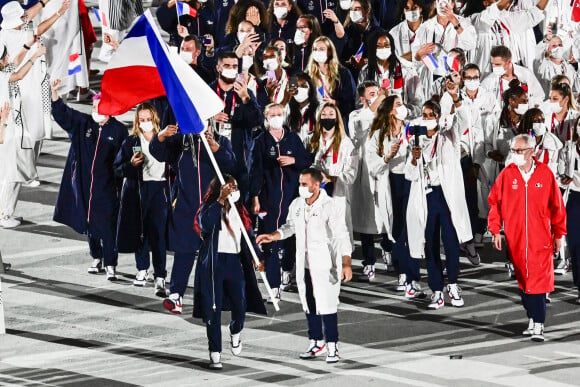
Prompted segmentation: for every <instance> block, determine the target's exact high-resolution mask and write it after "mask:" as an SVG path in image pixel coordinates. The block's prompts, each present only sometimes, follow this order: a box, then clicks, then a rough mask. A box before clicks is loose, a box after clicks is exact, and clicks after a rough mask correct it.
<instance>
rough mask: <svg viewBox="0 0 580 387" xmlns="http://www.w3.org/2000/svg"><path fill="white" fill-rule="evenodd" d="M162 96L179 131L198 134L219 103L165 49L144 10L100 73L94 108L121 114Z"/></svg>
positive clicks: (165, 46)
mask: <svg viewBox="0 0 580 387" xmlns="http://www.w3.org/2000/svg"><path fill="white" fill-rule="evenodd" d="M163 95H166V96H167V99H168V100H169V104H170V105H171V107H172V109H173V112H174V114H175V117H176V119H177V122H178V125H179V127H180V130H181V131H182V133H201V132H202V131H203V130H204V129H205V127H206V124H205V121H206V120H208V119H209V118H210V117H213V116H215V115H216V114H217V113H219V112H220V111H222V110H223V107H224V105H223V102H222V100H221V99H220V98H219V97H218V96H217V94H216V93H215V92H214V91H213V90H211V89H210V87H209V86H208V85H207V84H206V83H205V82H204V81H203V80H202V79H201V78H200V77H199V75H197V73H196V72H195V71H194V70H193V69H192V68H191V67H190V66H189V65H188V64H187V63H185V61H183V60H182V59H181V58H180V57H179V55H178V54H176V53H174V52H171V51H170V50H169V49H168V47H167V44H166V43H165V42H164V41H163V40H162V38H161V33H160V32H159V29H158V27H157V25H156V24H155V21H154V19H153V16H152V15H151V12H150V11H149V10H148V11H147V12H145V13H144V14H143V15H142V16H141V17H140V18H139V19H138V20H137V21H136V22H135V24H134V25H133V27H132V29H131V31H129V33H128V34H127V36H126V37H125V39H124V40H123V41H122V42H121V44H120V46H119V48H118V50H117V51H116V52H115V54H114V55H113V57H112V58H111V61H110V62H109V67H108V68H107V69H106V70H105V73H104V74H103V79H102V98H101V102H100V104H99V112H100V113H101V114H106V115H112V116H114V115H119V114H123V113H125V112H127V111H128V110H130V109H132V108H133V107H134V106H135V105H137V104H139V103H141V102H143V101H147V100H150V99H153V98H156V97H160V96H163Z"/></svg>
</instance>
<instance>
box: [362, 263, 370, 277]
mask: <svg viewBox="0 0 580 387" xmlns="http://www.w3.org/2000/svg"><path fill="white" fill-rule="evenodd" d="M370 270H371V265H364V267H363V274H364V275H367V276H368V275H369V271H370Z"/></svg>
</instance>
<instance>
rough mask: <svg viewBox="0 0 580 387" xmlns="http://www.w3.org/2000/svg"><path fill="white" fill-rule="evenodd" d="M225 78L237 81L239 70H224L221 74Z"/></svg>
mask: <svg viewBox="0 0 580 387" xmlns="http://www.w3.org/2000/svg"><path fill="white" fill-rule="evenodd" d="M220 74H221V76H222V77H223V78H226V79H230V80H231V79H235V78H236V77H237V76H238V70H236V69H223V70H222V72H221V73H220Z"/></svg>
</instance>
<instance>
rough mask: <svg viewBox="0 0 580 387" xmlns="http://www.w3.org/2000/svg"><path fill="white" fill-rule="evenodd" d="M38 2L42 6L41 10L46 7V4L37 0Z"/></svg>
mask: <svg viewBox="0 0 580 387" xmlns="http://www.w3.org/2000/svg"><path fill="white" fill-rule="evenodd" d="M38 2H39V3H40V4H41V5H42V8H44V7H46V3H45V2H44V1H42V0H38Z"/></svg>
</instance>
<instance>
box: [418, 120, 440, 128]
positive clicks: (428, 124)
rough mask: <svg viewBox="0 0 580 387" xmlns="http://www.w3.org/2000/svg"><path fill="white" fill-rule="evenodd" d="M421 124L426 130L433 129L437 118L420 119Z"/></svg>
mask: <svg viewBox="0 0 580 387" xmlns="http://www.w3.org/2000/svg"><path fill="white" fill-rule="evenodd" d="M421 126H424V127H426V128H427V130H433V129H435V128H436V127H437V120H421Z"/></svg>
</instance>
